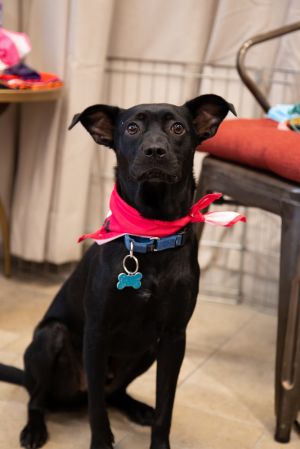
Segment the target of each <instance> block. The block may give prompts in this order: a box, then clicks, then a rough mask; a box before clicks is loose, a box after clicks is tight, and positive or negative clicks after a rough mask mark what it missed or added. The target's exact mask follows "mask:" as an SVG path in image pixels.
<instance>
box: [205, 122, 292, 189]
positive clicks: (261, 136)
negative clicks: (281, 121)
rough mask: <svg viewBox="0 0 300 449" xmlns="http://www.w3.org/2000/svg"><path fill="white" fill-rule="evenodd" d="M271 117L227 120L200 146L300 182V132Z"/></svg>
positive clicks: (207, 150) (214, 153)
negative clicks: (283, 125) (278, 127)
mask: <svg viewBox="0 0 300 449" xmlns="http://www.w3.org/2000/svg"><path fill="white" fill-rule="evenodd" d="M277 125H278V124H277V122H274V121H273V120H270V119H237V120H225V121H224V122H223V123H222V124H221V126H220V128H219V130H218V132H217V134H216V135H215V136H214V137H212V138H211V139H208V140H206V141H205V142H203V143H202V144H201V145H200V146H199V147H198V148H197V150H199V151H204V152H207V153H211V154H213V155H215V156H218V157H220V158H222V159H228V160H231V161H235V162H240V163H242V164H245V165H250V166H251V167H256V168H261V169H264V170H268V171H271V172H274V173H276V174H277V175H279V176H282V177H284V178H287V179H290V180H292V181H298V182H300V134H298V133H296V132H294V131H280V130H278V129H277Z"/></svg>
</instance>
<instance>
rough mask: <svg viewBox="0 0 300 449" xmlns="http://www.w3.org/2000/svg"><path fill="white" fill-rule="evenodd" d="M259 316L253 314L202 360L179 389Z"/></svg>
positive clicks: (179, 384)
mask: <svg viewBox="0 0 300 449" xmlns="http://www.w3.org/2000/svg"><path fill="white" fill-rule="evenodd" d="M256 314H257V312H255V311H254V312H253V313H252V314H251V316H250V317H249V318H248V319H247V320H246V321H244V322H243V324H241V326H240V327H239V328H238V329H237V331H236V332H234V334H233V335H232V334H231V335H230V336H229V337H228V338H227V339H226V340H225V341H224V342H223V343H222V344H221V345H220V346H218V347H217V348H216V349H215V350H214V351H213V352H212V353H210V354H209V355H208V356H207V357H206V358H205V359H204V360H202V362H200V363H199V365H197V366H196V368H194V369H193V371H191V372H190V373H189V374H187V376H186V377H185V378H184V379H182V380H181V381H180V382H179V383H178V388H180V387H181V386H182V385H183V384H184V383H185V382H186V381H187V380H188V379H189V378H190V377H191V376H193V375H194V374H195V372H196V371H197V370H198V369H199V368H202V367H203V365H205V364H206V363H207V362H208V361H209V360H210V359H211V358H212V357H214V356H215V355H216V354H217V352H219V351H220V350H222V348H224V346H225V345H227V343H229V342H230V341H231V340H232V339H233V338H235V337H236V336H237V335H238V334H239V333H240V332H241V331H242V330H243V329H244V328H245V327H246V326H248V324H249V323H250V321H252V319H253V318H254V317H255V315H256Z"/></svg>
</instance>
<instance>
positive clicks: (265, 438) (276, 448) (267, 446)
mask: <svg viewBox="0 0 300 449" xmlns="http://www.w3.org/2000/svg"><path fill="white" fill-rule="evenodd" d="M299 447H300V441H299V436H298V435H297V434H296V433H294V432H292V435H291V440H290V442H289V444H286V443H277V442H276V441H274V439H273V435H272V434H271V433H270V432H265V433H264V434H263V435H262V437H261V438H260V439H259V440H258V442H257V443H256V445H255V446H254V449H280V448H285V449H299Z"/></svg>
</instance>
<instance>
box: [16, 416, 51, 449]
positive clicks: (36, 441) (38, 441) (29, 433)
mask: <svg viewBox="0 0 300 449" xmlns="http://www.w3.org/2000/svg"><path fill="white" fill-rule="evenodd" d="M47 439H48V432H47V428H46V425H45V423H43V422H40V423H38V424H36V423H31V422H29V423H28V424H27V425H26V426H25V427H24V429H23V430H22V432H21V435H20V444H21V447H24V448H26V449H37V448H39V447H41V446H43V445H44V444H45V443H46V441H47Z"/></svg>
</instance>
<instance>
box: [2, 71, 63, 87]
mask: <svg viewBox="0 0 300 449" xmlns="http://www.w3.org/2000/svg"><path fill="white" fill-rule="evenodd" d="M39 75H40V78H39V79H25V80H24V79H23V78H22V77H21V76H18V75H8V74H5V73H3V74H2V75H0V84H1V85H2V86H3V87H5V88H8V89H30V90H44V89H53V88H55V87H61V86H63V82H62V81H61V80H60V79H59V78H58V76H57V75H54V74H53V73H43V72H40V73H39Z"/></svg>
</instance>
